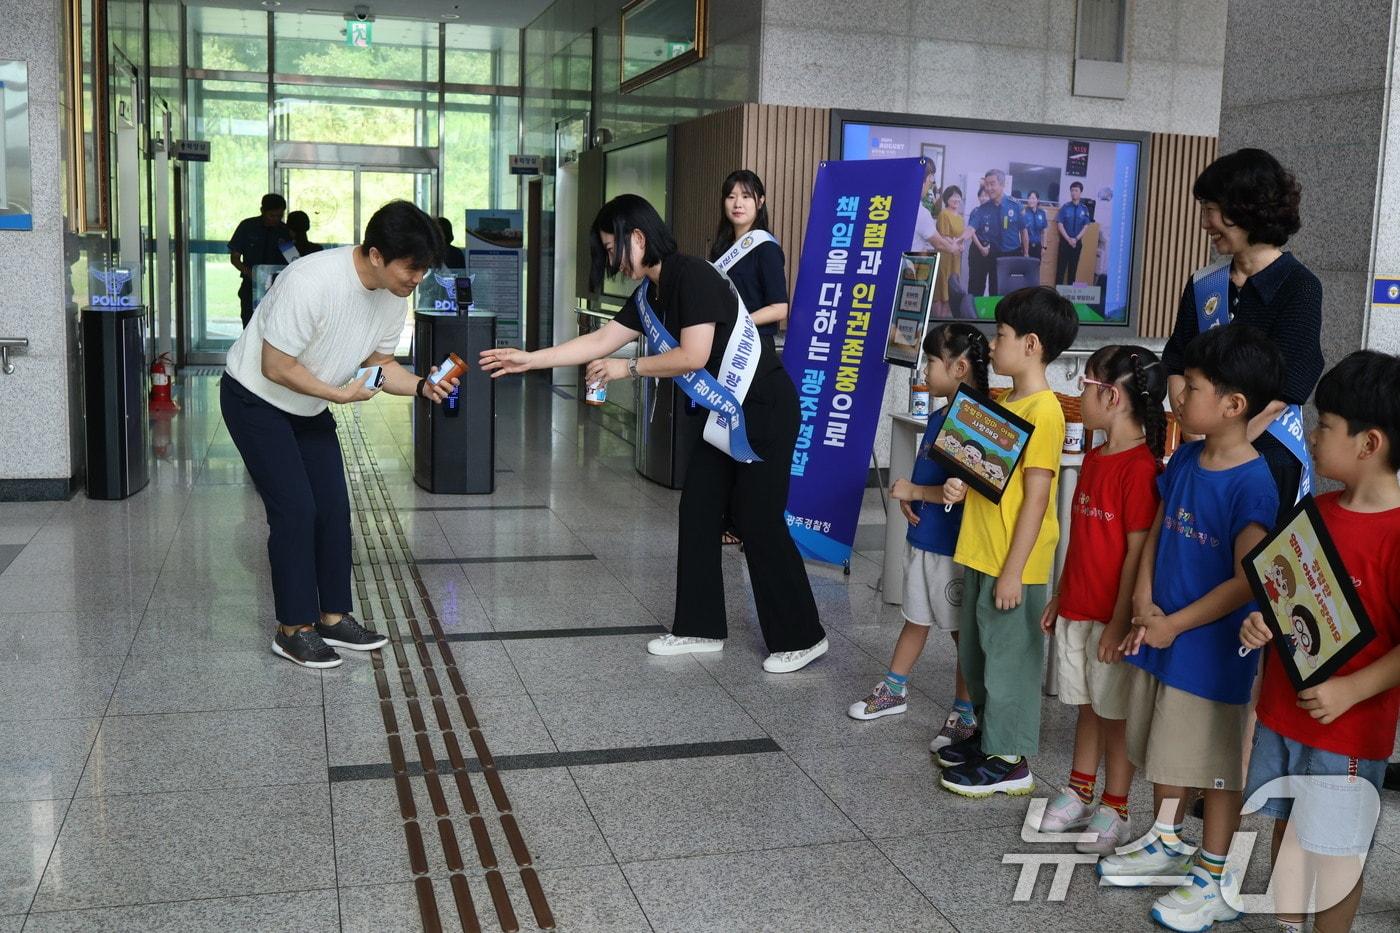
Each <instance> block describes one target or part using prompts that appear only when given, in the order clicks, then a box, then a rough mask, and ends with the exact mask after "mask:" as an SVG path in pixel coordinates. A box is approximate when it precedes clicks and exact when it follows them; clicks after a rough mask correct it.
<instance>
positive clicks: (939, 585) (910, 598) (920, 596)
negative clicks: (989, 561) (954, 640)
mask: <svg viewBox="0 0 1400 933" xmlns="http://www.w3.org/2000/svg"><path fill="white" fill-rule="evenodd" d="M962 601H963V569H962V567H961V566H959V565H958V564H955V563H953V558H952V557H950V556H949V555H947V554H935V553H933V552H932V551H925V550H923V549H922V548H916V547H912V546H911V547H910V548H909V556H908V557H907V558H906V559H905V562H904V605H903V607H902V608H903V610H904V618H905V619H907V620H909V621H910V622H913V623H914V624H915V625H937V626H938V630H939V631H940V632H956V631H957V630H958V618H959V615H960V613H961V612H962Z"/></svg>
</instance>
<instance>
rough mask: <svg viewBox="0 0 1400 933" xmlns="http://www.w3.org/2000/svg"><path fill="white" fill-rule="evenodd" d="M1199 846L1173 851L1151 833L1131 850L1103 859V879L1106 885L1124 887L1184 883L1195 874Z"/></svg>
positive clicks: (1100, 871) (1137, 842) (1139, 840)
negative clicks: (1195, 856)
mask: <svg viewBox="0 0 1400 933" xmlns="http://www.w3.org/2000/svg"><path fill="white" fill-rule="evenodd" d="M1195 854H1196V847H1195V846H1183V847H1182V848H1181V849H1180V850H1177V849H1173V848H1172V847H1170V846H1168V845H1167V844H1166V843H1164V842H1162V840H1161V837H1159V836H1158V835H1157V834H1156V833H1155V832H1149V833H1148V834H1147V835H1146V836H1143V837H1142V838H1140V839H1138V840H1137V841H1136V842H1134V843H1132V844H1131V846H1129V848H1128V850H1127V851H1125V852H1121V853H1119V854H1116V855H1109V856H1106V857H1105V858H1101V859H1099V868H1098V871H1099V877H1100V878H1101V879H1103V883H1104V884H1108V885H1113V886H1115V887H1120V888H1135V887H1142V886H1147V885H1164V884H1181V883H1183V882H1184V881H1185V880H1186V875H1187V874H1188V873H1189V872H1190V871H1191V859H1192V857H1193V856H1194V855H1195Z"/></svg>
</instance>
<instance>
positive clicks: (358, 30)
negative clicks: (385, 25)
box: [345, 19, 374, 49]
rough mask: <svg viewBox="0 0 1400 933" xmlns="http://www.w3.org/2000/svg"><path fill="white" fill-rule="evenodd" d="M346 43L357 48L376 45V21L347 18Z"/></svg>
mask: <svg viewBox="0 0 1400 933" xmlns="http://www.w3.org/2000/svg"><path fill="white" fill-rule="evenodd" d="M345 44H346V45H349V46H353V47H355V48H357V49H367V48H369V47H370V46H372V45H374V23H372V22H370V21H369V20H359V19H347V20H346V21H345Z"/></svg>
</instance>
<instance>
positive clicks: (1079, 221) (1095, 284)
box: [832, 110, 1147, 329]
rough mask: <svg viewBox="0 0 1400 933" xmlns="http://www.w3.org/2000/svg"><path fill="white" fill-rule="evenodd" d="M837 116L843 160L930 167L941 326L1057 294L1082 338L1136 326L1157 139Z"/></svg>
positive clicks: (920, 240) (922, 239)
mask: <svg viewBox="0 0 1400 933" xmlns="http://www.w3.org/2000/svg"><path fill="white" fill-rule="evenodd" d="M832 116H833V121H832V134H833V148H834V149H836V150H837V151H836V153H835V154H837V155H839V157H840V158H842V159H900V158H911V157H912V158H917V157H920V156H922V157H924V158H927V159H928V160H929V162H930V170H931V172H932V178H931V180H930V183H929V184H928V185H927V187H926V191H925V195H924V210H925V211H927V213H928V216H927V217H923V218H921V221H920V223H919V224H918V225H917V227H916V232H915V241H914V243H913V244H911V247H910V248H911V250H913V251H929V250H935V251H937V252H939V253H940V254H941V255H942V260H941V262H940V265H941V266H942V267H943V269H946V270H947V273H946V274H947V282H946V285H942V287H940V288H939V290H938V291H939V294H940V296H942V298H941V300H940V301H939V302H936V303H935V306H934V315H935V316H936V317H945V318H946V317H953V318H967V319H977V320H991V319H992V318H993V316H994V314H995V310H996V305H997V302H998V301H999V300H1000V297H1001V296H1003V295H1006V294H1009V293H1010V292H1012V291H1015V290H1016V289H1018V288H1022V287H1024V286H1027V285H1053V286H1055V287H1056V289H1057V290H1058V291H1059V292H1060V293H1061V294H1062V295H1064V296H1065V297H1066V298H1068V299H1069V300H1070V301H1072V302H1073V303H1074V306H1075V309H1076V310H1077V311H1078V313H1079V320H1080V324H1081V326H1082V327H1111V328H1124V329H1127V328H1131V327H1132V326H1133V324H1134V323H1135V318H1136V314H1135V313H1134V308H1133V306H1134V303H1135V302H1134V296H1135V295H1136V294H1138V288H1137V279H1138V276H1139V274H1140V273H1139V269H1140V267H1141V262H1140V255H1139V252H1140V247H1141V244H1140V241H1141V238H1142V234H1141V227H1142V217H1141V215H1142V204H1141V197H1142V191H1143V190H1144V189H1143V187H1142V185H1143V176H1144V171H1145V162H1146V143H1147V135H1146V134H1145V133H1126V132H1125V133H1118V132H1114V131H1108V130H1082V129H1066V128H1058V127H1043V126H1025V125H1016V124H1000V123H989V122H980V121H971V120H956V119H951V118H946V119H945V118H926V117H920V116H913V115H907V114H873V113H859V112H851V111H839V110H838V111H834V112H833V114H832ZM943 276H944V273H943V272H940V278H943Z"/></svg>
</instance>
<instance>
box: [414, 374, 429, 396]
mask: <svg viewBox="0 0 1400 933" xmlns="http://www.w3.org/2000/svg"><path fill="white" fill-rule="evenodd" d="M427 384H428V377H427V376H422V377H420V378H419V379H418V388H416V389H414V390H413V394H414V395H416V396H418V397H419V398H427V396H425V395H424V394H423V386H425V385H427Z"/></svg>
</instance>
